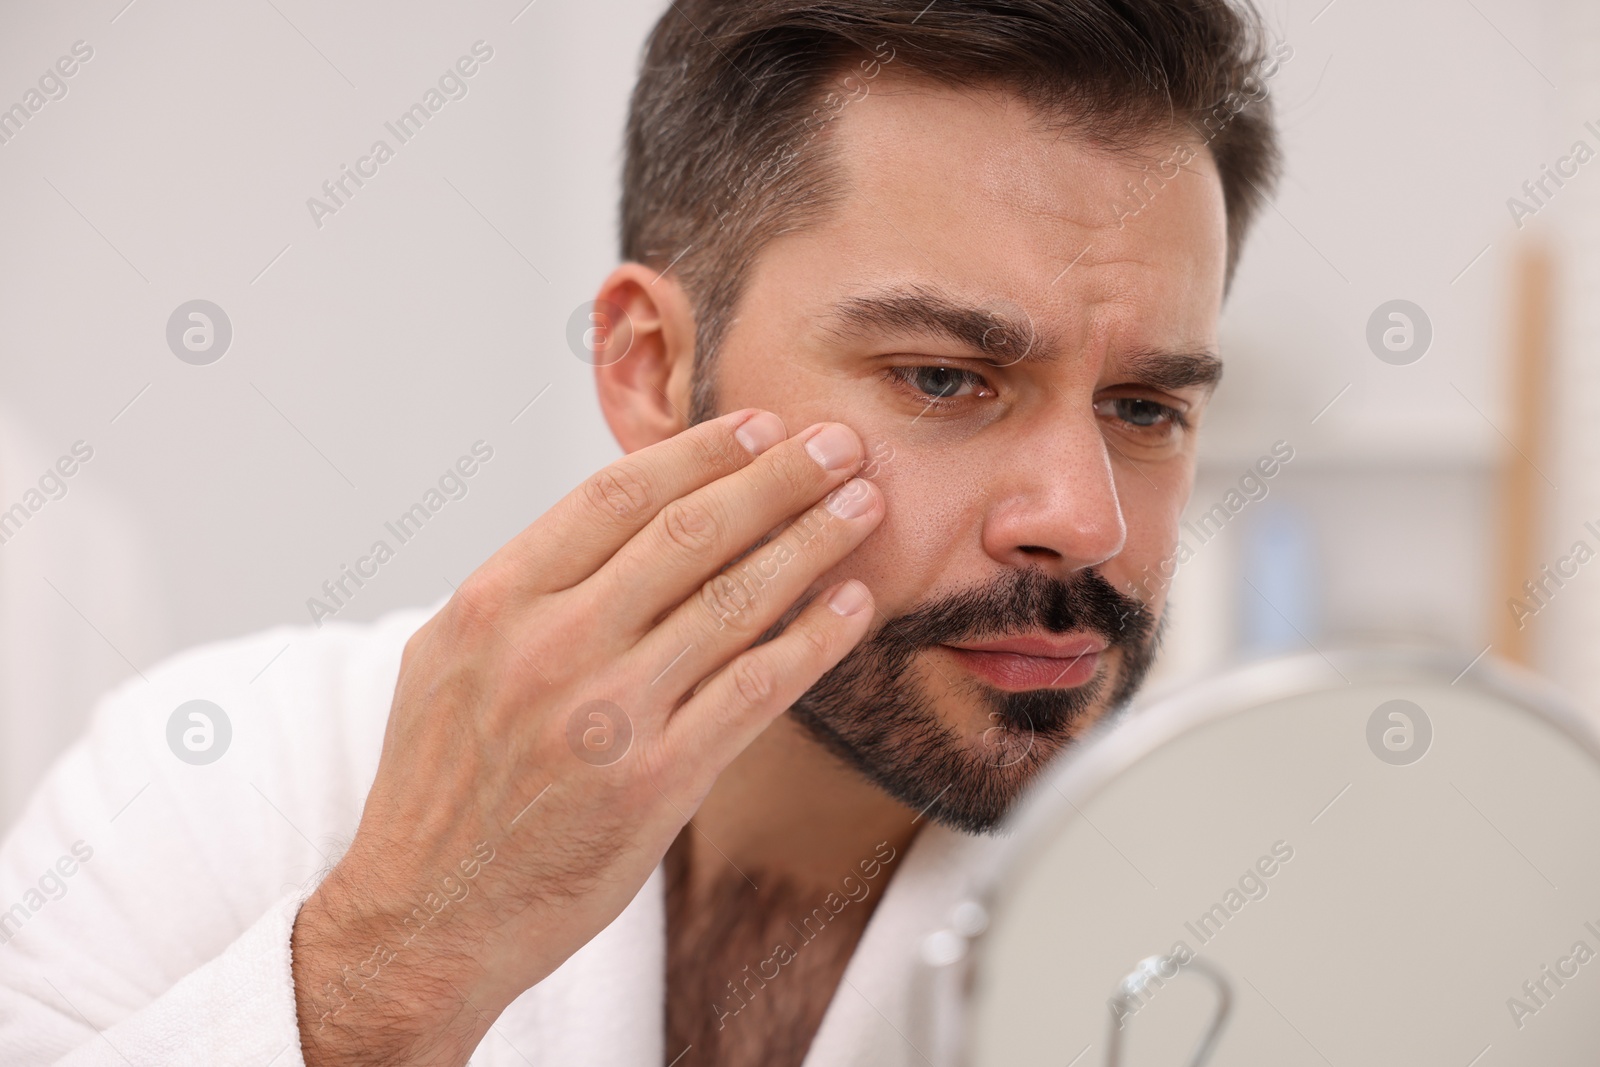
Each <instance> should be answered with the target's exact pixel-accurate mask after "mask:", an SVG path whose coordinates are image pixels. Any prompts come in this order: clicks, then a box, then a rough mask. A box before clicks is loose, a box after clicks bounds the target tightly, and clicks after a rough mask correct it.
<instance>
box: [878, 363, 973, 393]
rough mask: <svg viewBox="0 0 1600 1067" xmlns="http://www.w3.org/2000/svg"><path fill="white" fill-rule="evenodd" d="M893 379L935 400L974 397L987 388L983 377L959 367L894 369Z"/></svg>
mask: <svg viewBox="0 0 1600 1067" xmlns="http://www.w3.org/2000/svg"><path fill="white" fill-rule="evenodd" d="M894 374H895V377H897V378H899V379H900V380H901V381H902V382H905V383H906V384H907V385H909V386H910V387H911V388H913V389H915V390H916V391H917V392H919V393H922V394H923V395H924V396H928V397H931V398H933V399H935V400H949V399H953V398H956V397H962V396H976V395H978V394H979V392H980V391H982V390H985V389H986V388H987V383H986V382H985V381H984V380H983V377H982V376H981V375H979V374H977V373H975V372H973V371H970V370H962V369H961V368H959V367H896V368H894Z"/></svg>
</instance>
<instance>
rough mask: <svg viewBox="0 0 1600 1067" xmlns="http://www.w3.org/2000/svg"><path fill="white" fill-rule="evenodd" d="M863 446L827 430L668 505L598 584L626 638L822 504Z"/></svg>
mask: <svg viewBox="0 0 1600 1067" xmlns="http://www.w3.org/2000/svg"><path fill="white" fill-rule="evenodd" d="M863 454H864V449H863V448H862V445H861V438H860V437H858V436H857V435H856V432H855V431H854V430H852V429H850V428H849V427H848V426H844V425H842V424H840V423H837V422H825V423H821V424H819V425H817V426H812V427H810V428H808V429H807V430H806V431H804V432H803V433H800V434H797V435H795V437H793V438H792V439H790V440H788V441H785V442H783V444H781V445H778V446H777V447H776V448H773V449H772V450H771V451H769V452H767V453H766V454H765V455H763V456H762V457H761V458H760V459H758V460H756V461H755V462H753V463H751V464H750V465H748V466H747V467H745V468H744V469H742V470H739V471H736V472H735V473H733V474H730V475H728V476H727V477H724V478H721V479H718V480H717V481H715V482H712V483H710V484H709V485H706V486H704V487H703V488H700V489H697V490H696V491H694V492H692V493H690V494H689V495H687V496H685V497H682V498H681V499H678V500H674V501H672V502H670V503H668V504H667V505H666V506H665V507H663V508H662V509H661V510H660V511H658V512H657V513H656V516H655V518H654V519H652V520H650V523H649V525H648V526H646V527H645V528H644V529H643V530H641V531H640V532H639V534H638V535H637V536H636V537H634V538H633V539H632V540H631V541H629V542H628V543H627V544H625V545H623V546H622V547H621V548H620V549H618V550H617V553H616V555H615V556H613V557H612V559H611V560H610V562H608V563H606V564H605V565H604V566H603V567H601V569H600V570H599V571H598V572H597V573H596V574H595V576H594V578H593V579H592V582H593V588H592V594H593V596H594V598H595V602H596V603H601V604H607V605H614V607H613V608H610V609H608V617H609V618H610V619H611V620H612V624H613V625H614V626H616V627H618V628H620V629H621V630H622V631H623V632H632V633H635V634H641V635H642V634H644V633H645V632H646V631H648V630H649V629H650V627H651V626H652V625H654V624H655V622H656V620H657V619H659V618H660V617H661V616H662V615H663V614H664V613H665V612H667V611H669V610H670V609H672V608H673V607H675V606H676V605H678V604H680V603H682V602H683V600H684V599H685V598H686V597H688V596H690V595H691V594H692V593H694V591H695V590H696V589H698V588H699V587H700V586H701V585H702V584H703V583H704V582H705V581H706V579H708V578H710V577H711V576H712V575H714V574H716V573H717V571H719V570H721V569H722V568H723V567H725V566H727V564H728V563H729V562H730V561H731V560H733V559H736V558H737V557H738V556H739V555H740V554H741V553H743V552H746V551H748V550H749V548H750V546H751V545H753V544H755V543H756V542H757V541H759V540H761V538H762V537H764V536H766V535H767V534H768V533H770V532H771V531H772V530H773V528H774V527H776V526H778V525H779V524H781V523H783V522H784V521H785V520H787V519H789V518H791V517H792V516H794V515H795V514H796V513H798V512H800V511H802V510H803V509H805V508H807V507H810V506H811V505H813V504H815V503H816V502H817V501H818V500H820V499H822V497H823V495H824V494H826V493H827V492H828V491H829V490H832V489H835V488H837V487H838V486H839V485H841V484H843V483H844V482H845V481H846V480H847V479H848V478H849V477H850V475H851V474H853V473H854V472H855V471H856V469H857V468H858V467H860V465H861V460H862V458H863Z"/></svg>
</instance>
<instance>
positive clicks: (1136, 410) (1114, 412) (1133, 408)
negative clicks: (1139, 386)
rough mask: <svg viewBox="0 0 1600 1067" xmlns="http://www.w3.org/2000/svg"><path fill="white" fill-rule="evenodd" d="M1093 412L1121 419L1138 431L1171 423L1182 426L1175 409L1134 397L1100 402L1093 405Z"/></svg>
mask: <svg viewBox="0 0 1600 1067" xmlns="http://www.w3.org/2000/svg"><path fill="white" fill-rule="evenodd" d="M1095 410H1096V411H1097V412H1099V413H1100V414H1101V415H1109V416H1111V417H1112V418H1116V419H1121V420H1122V421H1123V422H1125V423H1127V424H1128V425H1130V426H1137V427H1139V428H1140V429H1150V428H1152V427H1156V426H1160V425H1162V424H1163V423H1172V424H1175V425H1178V426H1182V425H1183V424H1184V420H1183V415H1182V413H1180V412H1179V411H1178V410H1177V409H1176V408H1172V407H1169V406H1167V405H1166V404H1158V403H1156V402H1155V401H1154V400H1144V399H1141V398H1140V397H1136V396H1123V397H1115V398H1112V399H1110V400H1102V401H1100V402H1099V403H1097V404H1096V405H1095Z"/></svg>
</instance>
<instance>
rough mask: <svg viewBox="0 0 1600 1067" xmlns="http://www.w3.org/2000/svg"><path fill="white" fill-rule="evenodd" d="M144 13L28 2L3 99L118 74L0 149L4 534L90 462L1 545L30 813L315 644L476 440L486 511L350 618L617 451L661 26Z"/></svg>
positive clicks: (526, 516) (5, 746) (421, 7)
mask: <svg viewBox="0 0 1600 1067" xmlns="http://www.w3.org/2000/svg"><path fill="white" fill-rule="evenodd" d="M124 3H126V0H108V2H103V3H102V2H96V3H63V4H49V5H44V4H29V5H23V4H7V5H5V6H4V7H0V101H3V104H0V106H9V105H10V104H11V103H12V102H14V101H15V100H19V99H21V98H22V94H23V93H24V92H25V90H27V89H28V88H29V87H30V86H31V85H33V84H34V82H35V79H36V78H37V77H38V76H39V75H40V74H42V73H43V72H44V71H45V70H46V69H47V68H48V67H49V66H50V65H51V64H52V63H53V62H54V61H55V60H56V59H57V58H58V57H59V56H61V55H64V54H67V53H69V51H70V49H71V47H72V45H73V43H74V42H76V41H79V40H83V41H85V42H87V43H88V45H89V46H91V47H92V48H93V49H94V54H93V58H92V59H90V60H89V61H87V62H86V63H84V64H83V65H82V67H81V69H79V70H78V71H77V73H75V74H74V75H73V77H72V78H71V79H70V80H68V81H67V85H68V87H69V92H68V95H67V96H66V97H65V98H63V99H60V100H56V101H52V102H50V103H48V104H47V105H45V106H44V107H43V108H42V109H41V110H40V111H39V112H38V114H36V115H35V116H33V118H32V119H31V120H30V121H29V122H28V124H27V125H26V126H25V127H24V129H23V130H22V132H21V133H20V134H18V135H17V136H16V137H14V138H13V139H11V140H10V141H9V142H8V143H5V144H0V205H4V206H3V208H0V212H3V221H0V233H3V235H4V236H3V239H0V406H3V407H4V409H5V427H6V431H7V435H8V439H9V440H10V441H14V442H15V444H12V445H10V446H9V447H6V448H5V450H4V452H3V453H0V457H3V458H0V467H3V471H4V474H3V478H4V482H3V484H0V501H3V504H0V507H9V506H10V505H11V504H12V503H13V502H15V501H16V500H18V499H20V498H21V496H22V493H23V491H24V490H25V489H26V488H27V487H28V486H30V485H32V484H33V483H34V481H35V480H36V479H37V478H38V477H39V476H40V474H42V473H43V472H44V470H45V469H46V468H47V467H48V466H49V465H50V464H51V463H52V462H53V461H54V460H55V458H56V457H57V456H59V455H60V454H62V453H64V452H66V451H67V450H68V449H69V448H70V447H71V446H72V444H73V443H74V442H75V441H78V440H80V439H81V440H84V441H86V442H89V444H90V445H91V446H92V447H93V449H94V457H93V459H92V460H91V461H90V462H89V463H87V464H86V465H85V466H84V467H83V469H82V470H81V471H79V472H78V473H76V474H75V475H74V476H73V477H72V479H71V480H70V481H69V482H68V485H69V486H70V491H69V492H68V494H67V495H66V496H65V497H64V498H63V499H60V500H57V501H53V502H51V503H49V504H48V505H47V506H45V507H44V508H42V509H41V510H40V511H39V512H38V514H36V515H34V516H33V517H32V518H31V519H30V520H29V521H28V523H27V525H26V526H25V527H24V528H23V529H22V531H21V532H20V533H19V534H17V535H16V536H15V537H13V538H11V539H10V540H9V541H8V542H7V543H5V544H4V545H0V582H3V585H0V591H3V592H0V595H3V597H4V601H3V602H4V620H5V630H4V639H3V640H4V644H3V646H0V655H3V657H4V658H3V660H0V664H3V666H0V670H3V671H4V689H3V690H0V692H3V693H4V705H3V706H0V781H3V787H4V788H3V795H0V816H4V817H8V816H9V815H10V814H11V813H12V812H14V810H15V804H16V802H17V801H18V799H19V798H20V797H21V796H23V795H25V793H26V791H27V790H28V789H29V788H30V787H31V785H32V784H33V781H34V780H35V779H36V778H37V776H38V775H39V774H40V773H41V772H42V770H43V761H44V760H46V759H48V757H50V756H51V755H52V754H53V753H54V752H55V751H56V750H58V749H59V747H60V746H61V745H62V744H63V743H64V742H65V741H66V740H67V739H69V738H70V737H71V736H73V735H74V734H75V733H76V732H77V730H78V728H79V726H80V723H81V721H82V719H83V717H84V715H85V714H86V713H87V710H88V701H89V699H90V698H91V696H92V694H93V693H95V692H98V691H100V690H103V689H104V688H106V687H107V686H108V685H110V684H112V683H114V682H116V681H119V680H120V679H122V678H125V677H129V676H131V675H132V673H133V670H132V667H130V663H131V664H132V665H133V666H136V667H141V668H142V667H144V666H148V665H149V664H151V663H152V662H153V661H155V660H156V659H158V658H160V657H162V656H164V655H166V654H168V653H170V652H172V651H174V650H176V649H179V648H182V647H185V646H188V645H192V644H195V643H197V642H202V641H208V640H213V639H216V638H222V637H227V636H230V635H234V634H240V633H244V632H248V631H251V630H254V629H257V628H260V627H262V626H265V625H268V624H271V623H276V622H283V621H299V622H306V621H309V620H310V617H309V614H308V611H307V608H306V600H307V598H308V597H311V596H313V595H315V594H317V592H318V589H319V587H320V586H321V584H322V582H323V581H324V580H326V579H328V578H330V577H334V576H336V574H337V572H338V570H339V568H340V566H341V565H342V564H345V563H350V562H352V561H353V560H354V559H355V558H356V556H357V555H359V554H361V553H362V552H364V551H365V550H366V549H367V548H368V546H369V545H370V544H371V543H372V541H373V540H374V539H375V538H376V537H378V536H380V535H381V534H382V533H383V530H382V523H383V522H384V520H386V519H390V518H392V517H394V516H395V515H397V514H398V513H400V512H401V511H403V510H405V509H406V508H407V507H409V506H410V505H411V504H412V503H414V502H415V501H417V500H418V499H419V498H420V497H421V496H422V494H423V493H424V492H425V491H426V490H427V489H428V488H430V487H431V486H432V485H433V484H434V482H435V480H436V479H437V478H438V477H439V475H440V474H441V473H442V472H443V471H444V470H445V468H446V467H448V466H449V465H450V464H451V463H452V462H453V461H455V460H456V458H457V457H458V456H461V455H463V454H464V453H466V452H467V451H468V449H469V448H470V446H471V445H472V444H473V442H475V441H478V440H480V439H481V440H483V441H485V442H488V443H489V445H491V446H492V447H493V449H494V458H493V460H492V461H490V462H489V463H488V464H487V465H485V466H484V468H483V469H482V470H481V471H480V472H479V473H478V474H477V475H476V476H475V477H474V478H472V479H471V481H470V482H469V483H468V484H469V486H470V491H469V493H468V495H467V496H466V497H465V498H464V499H462V500H460V501H456V502H452V503H450V504H449V505H448V506H447V507H445V508H444V509H443V510H442V511H441V512H440V513H439V515H438V516H437V517H435V518H434V519H433V520H432V521H431V522H430V524H429V525H428V526H427V527H426V528H425V530H424V531H423V533H422V534H421V535H419V536H418V537H417V538H416V539H415V540H414V541H412V542H411V543H410V544H407V545H406V546H404V547H403V548H401V549H400V551H399V552H398V554H397V555H396V557H395V559H394V560H392V561H391V562H390V563H388V564H387V565H385V566H384V567H383V568H382V569H381V571H380V572H379V575H378V577H377V578H375V579H373V580H372V581H370V582H369V583H368V584H367V585H366V586H365V587H364V588H363V589H361V590H360V592H359V595H358V596H357V597H356V598H355V599H354V600H353V601H352V602H351V603H350V605H349V607H348V608H347V609H346V610H345V611H343V612H341V613H340V616H339V617H340V618H356V619H366V618H372V617H374V616H376V615H377V614H379V613H380V612H382V611H384V610H386V609H389V608H392V607H395V606H398V605H403V604H411V603H419V602H426V601H431V600H433V599H435V598H437V597H439V596H441V595H443V594H445V593H447V592H448V591H449V587H448V585H447V584H446V582H447V580H448V581H459V580H460V578H461V577H462V576H463V575H464V574H465V573H466V572H467V571H468V570H470V569H471V568H472V567H473V566H474V564H475V563H476V561H478V560H480V559H482V558H483V557H484V556H486V555H487V554H488V553H489V552H491V551H492V550H493V549H494V548H495V547H496V546H497V545H499V544H501V543H502V542H504V541H505V540H507V539H508V538H509V537H510V536H511V535H512V534H513V533H514V532H515V531H516V530H518V529H520V528H521V527H522V526H523V525H525V524H526V523H527V522H529V521H530V520H531V519H532V518H533V517H535V516H536V515H538V514H539V513H540V512H541V511H542V510H544V509H545V508H546V507H547V506H548V505H549V504H550V503H551V502H552V501H554V500H555V499H556V498H557V497H558V496H559V495H560V494H562V493H563V492H565V490H566V489H568V488H570V486H571V485H572V484H573V483H575V482H576V481H577V480H578V479H579V478H581V477H582V476H583V475H584V474H586V473H587V472H589V471H590V470H592V469H594V468H595V467H597V466H599V465H601V464H603V463H605V462H607V461H609V460H610V459H611V458H613V457H614V456H615V455H616V454H617V453H616V447H615V445H614V444H613V443H612V442H611V440H610V437H609V434H608V433H607V432H606V430H605V427H604V425H603V424H602V422H601V421H600V419H599V416H598V409H597V408H596V406H595V404H594V401H593V399H592V397H593V390H592V388H591V386H590V385H589V381H590V373H591V372H590V368H589V367H588V366H586V365H585V364H583V363H581V362H580V361H579V360H577V359H576V358H574V356H573V355H572V354H571V352H570V351H569V349H568V347H567V343H566V340H565V334H566V323H567V319H568V316H569V315H570V314H571V312H572V311H573V310H574V308H576V307H577V305H578V304H579V303H580V302H581V301H583V300H586V299H589V298H590V297H592V295H593V289H594V287H595V285H596V284H597V282H598V281H599V279H600V278H601V277H602V276H603V275H604V273H605V271H607V270H608V269H609V268H610V266H611V265H612V264H613V263H614V261H615V255H616V253H615V201H616V196H617V172H618V167H619V161H620V145H621V131H622V122H623V116H624V113H625V105H626V95H627V93H628V91H629V89H630V87H631V83H632V78H633V71H634V68H635V64H636V57H637V54H638V50H639V47H640V45H641V44H642V42H643V39H644V35H645V33H646V31H647V29H648V28H649V26H650V25H651V23H652V22H653V21H654V18H655V16H656V14H657V13H658V8H660V7H661V6H662V5H660V4H658V3H657V2H655V0H585V2H584V3H583V4H581V5H580V4H573V3H567V2H561V0H539V2H537V3H534V4H532V5H530V6H527V7H526V8H525V9H524V0H512V2H509V3H466V4H459V3H457V4H450V5H437V4H421V3H407V4H393V3H387V4H378V3H355V4H347V5H334V6H330V5H326V4H319V3H308V2H306V0H272V2H271V3H267V2H265V0H263V2H260V3H244V4H204V3H197V2H192V0H189V2H172V0H137V2H136V3H134V4H133V5H132V6H131V7H127V8H126V9H125V10H121V11H120V14H119V9H122V8H123V5H124ZM274 5H275V6H274ZM519 11H520V14H519ZM480 39H481V40H483V41H485V42H487V44H488V45H489V46H490V47H492V48H493V49H494V55H493V58H492V59H491V60H489V61H488V62H486V63H485V64H483V65H482V66H481V68H480V69H479V70H478V72H477V73H476V74H475V75H474V76H473V77H472V78H471V79H470V80H468V81H467V85H468V87H469V91H468V94H467V95H466V96H465V97H464V98H462V99H459V100H454V101H451V102H449V103H447V104H446V105H445V106H444V107H443V108H442V109H441V110H440V111H439V113H438V114H437V115H435V116H434V117H433V118H432V119H431V120H430V121H429V123H428V125H427V126H426V128H425V129H423V130H422V132H421V133H419V134H418V135H416V137H415V139H414V140H412V141H411V142H410V143H408V144H405V145H403V146H399V145H398V142H397V141H396V140H395V138H393V136H392V135H389V134H388V133H387V132H386V131H385V130H384V123H385V122H386V121H389V120H392V119H393V118H395V117H396V116H397V115H398V114H399V113H400V112H402V111H403V110H404V109H405V108H407V107H408V106H409V105H410V104H412V103H414V102H416V101H418V100H419V99H420V98H421V97H422V94H423V93H424V91H425V90H426V89H428V88H429V87H430V86H432V85H434V84H435V82H436V81H437V79H438V78H439V76H440V74H441V72H443V71H444V70H446V68H448V67H449V66H450V65H451V64H452V63H453V62H454V61H455V60H456V59H457V57H459V56H462V55H464V54H467V53H468V52H469V50H470V49H471V46H472V45H473V43H474V42H475V41H478V40H480ZM351 83H353V85H354V87H352V84H351ZM380 137H382V138H385V139H387V140H389V141H390V143H391V145H392V146H397V150H396V152H395V155H394V158H393V159H392V160H390V161H389V162H387V163H386V164H384V165H383V166H381V167H380V168H379V171H378V174H377V176H376V177H374V178H372V179H371V180H369V181H368V183H367V185H366V186H365V187H363V188H361V189H360V190H358V192H357V194H356V195H355V196H354V197H353V198H351V199H350V200H349V202H348V203H347V205H346V206H345V207H344V208H343V209H341V210H340V211H339V212H338V213H337V214H336V215H334V216H332V217H326V218H324V219H323V220H322V226H321V228H320V229H319V228H318V227H316V226H315V225H314V224H313V221H312V218H311V214H310V212H309V211H308V209H307V207H306V200H307V198H308V197H310V196H313V195H316V194H318V193H319V191H320V186H321V185H322V183H323V181H324V180H326V179H328V178H330V177H336V176H337V175H338V170H339V167H340V165H341V164H352V165H353V164H354V163H355V162H356V160H357V159H358V157H360V156H362V155H364V154H365V153H366V152H367V151H368V149H369V146H370V145H371V144H372V142H373V141H374V140H375V139H377V138H380ZM286 247H287V251H283V250H284V249H285V248H286ZM280 251H282V252H283V254H282V256H281V258H276V261H275V262H274V259H275V257H278V256H279V253H280ZM269 263H271V266H270V268H269V267H268V264H269ZM264 269H265V273H262V272H263V270H264ZM541 275H542V276H541ZM194 298H204V299H208V300H211V301H213V302H215V303H216V304H218V305H220V306H221V307H222V308H223V309H224V310H225V312H226V313H227V315H228V316H229V318H230V319H231V321H232V325H233V331H234V336H233V340H232V343H231V347H230V348H229V350H228V351H227V353H226V354H225V356H224V357H223V358H222V359H221V360H220V361H219V362H216V363H214V364H212V365H209V366H191V365H189V364H186V363H183V362H180V361H179V360H178V359H177V358H175V357H174V355H173V354H172V352H171V351H169V350H168V347H167V343H166V339H165V333H166V323H167V319H168V317H169V315H170V314H171V313H172V311H173V310H174V309H175V308H176V307H177V306H178V305H179V304H180V303H183V302H185V301H187V300H190V299H194ZM547 387H548V391H546V392H544V393H543V395H542V396H541V397H540V399H539V401H538V402H537V403H536V404H534V406H533V407H532V408H529V409H528V410H527V411H525V412H524V413H523V414H522V415H521V416H520V417H519V418H517V419H516V421H515V422H514V423H513V422H512V419H513V417H514V416H517V414H518V412H519V411H521V410H522V409H523V407H524V405H526V404H527V403H528V401H529V400H531V399H532V398H533V397H534V396H535V395H538V394H539V393H540V391H541V390H545V389H546V388H547ZM135 396H138V399H137V400H136V401H134V402H133V404H132V406H131V407H128V408H127V409H126V410H123V409H124V406H125V405H127V404H128V403H129V401H130V400H131V399H132V398H134V397H135ZM119 412H121V414H120V415H119ZM113 419H115V421H113ZM52 584H53V585H54V587H55V589H52V588H51V585H52ZM56 590H59V593H58V592H57V591H56ZM68 601H70V604H69V603H68ZM80 612H81V615H80V614H79V613H80ZM292 656H293V651H292V650H291V651H290V652H288V653H286V654H285V658H284V659H283V660H281V661H280V663H279V664H278V665H279V666H281V665H282V664H284V663H287V662H289V660H290V659H291V658H292ZM263 666H265V664H263Z"/></svg>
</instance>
